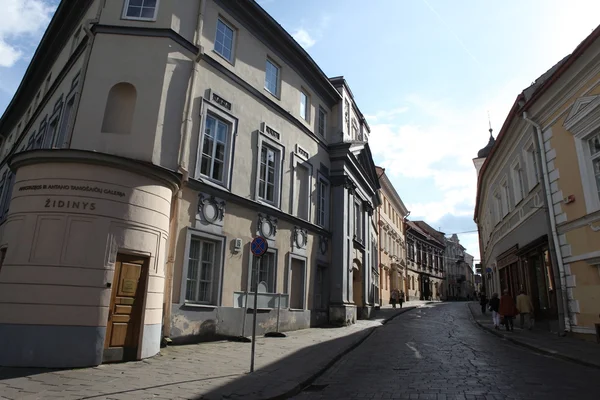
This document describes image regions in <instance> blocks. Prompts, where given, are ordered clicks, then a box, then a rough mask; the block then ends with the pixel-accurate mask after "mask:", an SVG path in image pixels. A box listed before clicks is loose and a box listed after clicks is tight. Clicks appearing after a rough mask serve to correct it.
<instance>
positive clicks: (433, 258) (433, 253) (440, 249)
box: [405, 221, 446, 300]
mask: <svg viewBox="0 0 600 400" xmlns="http://www.w3.org/2000/svg"><path fill="white" fill-rule="evenodd" d="M406 245H407V278H408V279H407V280H406V283H405V289H406V290H405V293H406V294H407V295H406V298H407V300H441V299H442V296H443V293H444V286H445V279H446V275H445V270H444V262H443V261H444V234H443V233H442V232H439V231H436V230H435V229H433V228H432V227H431V226H429V225H428V224H427V223H426V222H424V221H407V223H406Z"/></svg>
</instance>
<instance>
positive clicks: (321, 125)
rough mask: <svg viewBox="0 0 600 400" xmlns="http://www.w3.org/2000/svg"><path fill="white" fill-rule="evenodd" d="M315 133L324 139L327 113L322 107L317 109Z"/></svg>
mask: <svg viewBox="0 0 600 400" xmlns="http://www.w3.org/2000/svg"><path fill="white" fill-rule="evenodd" d="M318 124H319V125H318V126H317V132H318V133H319V135H321V137H325V133H326V130H327V112H325V110H324V109H323V107H319V120H318Z"/></svg>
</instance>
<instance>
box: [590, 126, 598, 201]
mask: <svg viewBox="0 0 600 400" xmlns="http://www.w3.org/2000/svg"><path fill="white" fill-rule="evenodd" d="M588 145H589V147H590V160H591V162H592V168H593V170H594V180H595V181H596V191H597V193H598V198H599V199H600V132H598V133H596V134H595V135H594V136H592V137H591V138H590V139H588Z"/></svg>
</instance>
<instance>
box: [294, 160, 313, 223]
mask: <svg viewBox="0 0 600 400" xmlns="http://www.w3.org/2000/svg"><path fill="white" fill-rule="evenodd" d="M294 157H295V158H294V160H295V161H294V171H293V174H294V177H293V179H294V182H293V201H292V205H293V209H292V211H293V215H295V216H296V217H298V218H301V219H303V220H305V221H309V220H310V215H311V214H310V212H311V207H310V205H311V199H310V196H311V192H312V189H311V188H312V180H311V177H312V165H311V164H310V163H308V162H306V161H304V160H302V158H300V157H298V156H297V155H296V154H294Z"/></svg>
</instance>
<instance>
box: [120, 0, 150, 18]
mask: <svg viewBox="0 0 600 400" xmlns="http://www.w3.org/2000/svg"><path fill="white" fill-rule="evenodd" d="M157 11H158V0H127V1H126V2H125V9H124V10H123V18H126V19H141V20H144V21H154V20H156V12H157Z"/></svg>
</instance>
